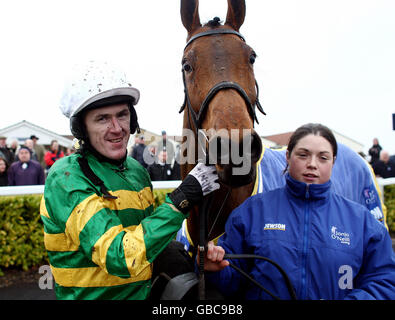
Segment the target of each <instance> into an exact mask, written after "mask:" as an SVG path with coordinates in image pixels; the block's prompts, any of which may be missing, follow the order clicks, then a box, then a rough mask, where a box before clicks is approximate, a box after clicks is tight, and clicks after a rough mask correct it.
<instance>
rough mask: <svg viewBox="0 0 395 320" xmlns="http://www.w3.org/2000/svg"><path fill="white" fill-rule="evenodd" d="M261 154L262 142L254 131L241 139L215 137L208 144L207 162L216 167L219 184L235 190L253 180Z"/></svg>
mask: <svg viewBox="0 0 395 320" xmlns="http://www.w3.org/2000/svg"><path fill="white" fill-rule="evenodd" d="M261 153H262V140H261V138H260V137H259V135H258V134H257V133H256V132H255V131H251V132H250V133H249V134H245V135H243V136H242V138H241V139H234V138H233V139H232V138H229V137H224V136H220V135H217V136H214V137H212V138H211V139H210V141H209V143H208V157H209V159H208V161H209V163H210V164H215V165H216V167H217V173H218V177H219V179H220V182H221V183H223V184H226V185H228V186H231V187H236V188H237V187H241V186H243V185H247V184H249V183H251V182H252V181H253V180H254V178H255V173H256V163H257V161H258V160H259V158H260V156H261Z"/></svg>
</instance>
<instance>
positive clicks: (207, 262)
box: [204, 241, 229, 271]
mask: <svg viewBox="0 0 395 320" xmlns="http://www.w3.org/2000/svg"><path fill="white" fill-rule="evenodd" d="M224 255H225V250H224V248H222V247H220V246H215V245H214V242H213V241H209V243H208V244H207V254H206V256H205V258H204V270H205V271H221V270H222V269H224V268H226V267H227V266H229V261H228V260H224Z"/></svg>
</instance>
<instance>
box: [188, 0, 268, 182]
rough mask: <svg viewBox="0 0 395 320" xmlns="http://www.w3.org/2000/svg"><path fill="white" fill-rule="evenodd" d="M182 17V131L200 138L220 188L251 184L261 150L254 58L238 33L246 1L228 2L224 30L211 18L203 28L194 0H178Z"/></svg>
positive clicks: (253, 53) (196, 2) (222, 26)
mask: <svg viewBox="0 0 395 320" xmlns="http://www.w3.org/2000/svg"><path fill="white" fill-rule="evenodd" d="M181 17H182V22H183V25H184V26H185V28H186V29H187V31H188V37H187V41H188V42H187V45H186V47H185V50H184V55H183V58H182V69H183V70H182V71H183V79H184V86H185V97H186V99H185V104H184V106H183V108H185V107H187V109H186V110H185V113H184V128H190V129H192V130H194V132H195V133H196V135H197V136H198V135H200V141H203V142H204V148H205V150H206V151H207V155H209V161H210V162H211V163H216V166H217V172H218V175H219V177H220V180H221V181H222V182H223V183H225V184H228V185H231V186H234V187H235V186H236V187H237V186H241V185H245V184H248V183H251V182H252V178H253V177H254V176H255V163H256V162H257V161H258V159H259V157H260V154H261V151H262V143H261V139H260V137H259V136H258V134H257V133H256V132H255V130H254V121H255V120H257V119H256V114H255V107H256V105H257V106H258V108H259V110H261V111H262V109H261V107H260V104H259V101H258V97H257V86H256V81H255V76H254V70H253V64H254V61H255V57H256V54H255V52H254V50H253V49H252V48H251V47H250V46H248V45H247V44H246V42H245V41H244V38H243V37H242V35H241V34H239V32H238V31H239V28H240V26H241V25H242V24H243V22H244V17H245V2H244V1H236V0H234V1H232V0H228V12H227V17H226V22H225V24H223V25H222V24H221V23H220V22H219V19H218V18H214V19H213V20H211V21H209V22H208V23H207V24H205V25H203V26H202V25H201V23H200V18H199V10H198V0H182V1H181ZM182 110H183V109H182ZM199 130H200V131H199ZM202 137H203V139H201V138H202Z"/></svg>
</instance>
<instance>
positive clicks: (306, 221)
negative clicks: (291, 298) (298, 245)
mask: <svg viewBox="0 0 395 320" xmlns="http://www.w3.org/2000/svg"><path fill="white" fill-rule="evenodd" d="M305 197H306V200H307V203H306V206H305V210H304V226H303V252H302V286H301V299H302V300H305V299H306V296H307V285H306V278H307V274H306V273H307V251H308V247H309V220H310V194H309V185H307V186H306V194H305Z"/></svg>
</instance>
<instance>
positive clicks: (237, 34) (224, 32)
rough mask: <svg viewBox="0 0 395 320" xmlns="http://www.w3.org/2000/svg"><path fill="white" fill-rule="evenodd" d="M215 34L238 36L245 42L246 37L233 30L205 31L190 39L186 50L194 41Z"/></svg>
mask: <svg viewBox="0 0 395 320" xmlns="http://www.w3.org/2000/svg"><path fill="white" fill-rule="evenodd" d="M214 34H235V35H236V36H238V37H239V38H240V39H241V40H243V41H244V42H245V39H244V37H243V36H242V35H241V34H240V33H239V32H237V31H235V30H231V29H213V30H208V31H204V32H200V33H198V34H195V35H194V36H193V37H192V38H191V39H189V41H188V42H187V44H186V45H185V48H184V50H185V49H186V48H187V47H188V46H189V45H190V44H191V43H192V42H193V41H195V40H196V39H197V38H200V37H204V36H211V35H214Z"/></svg>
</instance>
